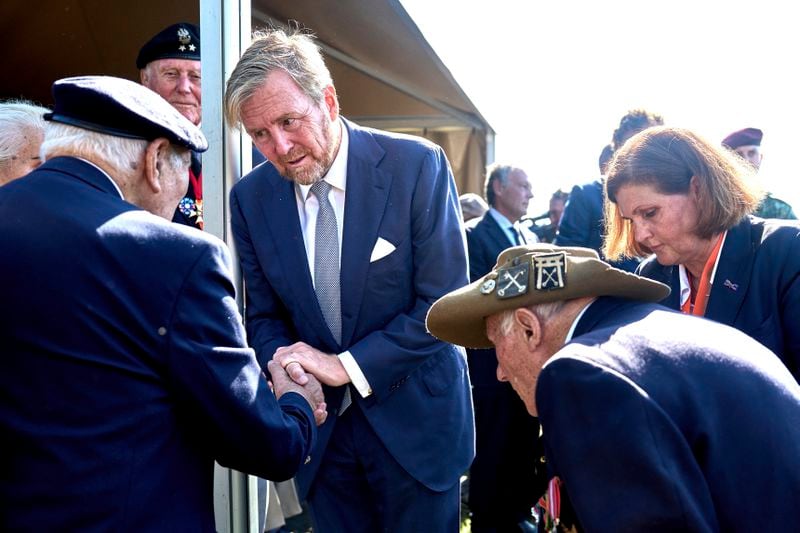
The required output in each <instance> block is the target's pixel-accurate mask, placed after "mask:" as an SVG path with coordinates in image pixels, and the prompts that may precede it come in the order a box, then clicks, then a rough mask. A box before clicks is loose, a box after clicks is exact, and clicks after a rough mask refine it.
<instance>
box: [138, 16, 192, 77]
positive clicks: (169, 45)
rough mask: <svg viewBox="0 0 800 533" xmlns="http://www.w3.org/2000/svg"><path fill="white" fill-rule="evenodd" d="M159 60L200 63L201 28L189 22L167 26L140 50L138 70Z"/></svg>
mask: <svg viewBox="0 0 800 533" xmlns="http://www.w3.org/2000/svg"><path fill="white" fill-rule="evenodd" d="M158 59H188V60H191V61H200V28H198V27H197V26H196V25H195V24H190V23H188V22H180V23H178V24H173V25H171V26H167V27H166V28H164V29H163V30H161V31H160V32H158V33H157V34H156V35H155V36H154V37H153V38H152V39H150V40H149V41H147V42H146V43H145V44H144V45H143V46H142V48H141V50H139V55H138V56H137V57H136V68H140V69H141V68H145V67H146V66H147V64H148V63H150V62H151V61H155V60H158Z"/></svg>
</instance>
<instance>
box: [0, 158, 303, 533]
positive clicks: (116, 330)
mask: <svg viewBox="0 0 800 533" xmlns="http://www.w3.org/2000/svg"><path fill="white" fill-rule="evenodd" d="M0 249H2V250H3V251H4V252H3V260H2V261H0V284H2V291H1V292H2V294H3V305H2V306H0V339H2V359H3V360H2V364H3V371H2V372H0V442H2V448H3V452H2V454H0V457H1V458H0V472H2V475H0V530H2V531H17V530H25V531H214V529H215V527H214V512H213V472H214V460H217V461H219V462H220V463H221V464H223V465H226V466H230V467H232V468H236V469H239V470H242V471H246V472H250V473H253V474H257V475H259V476H261V477H265V478H269V479H277V480H281V479H287V478H289V477H291V476H292V475H293V474H294V473H295V471H296V470H297V468H298V467H299V466H300V465H301V464H302V463H303V461H304V459H305V458H306V456H307V454H308V452H309V450H310V448H311V446H312V440H313V439H314V437H315V434H316V430H315V425H314V418H313V414H312V412H311V409H310V407H309V405H308V402H306V401H305V400H304V399H303V398H302V397H301V396H300V395H298V394H295V393H288V394H285V395H284V396H283V397H281V399H280V401H276V400H275V396H274V395H273V394H272V393H271V392H270V389H269V386H268V384H267V382H266V380H265V379H264V377H263V375H262V374H261V370H260V367H259V366H258V363H257V361H256V359H255V355H254V353H253V351H252V350H251V349H249V348H248V347H247V345H246V339H245V332H244V327H243V325H242V324H241V317H240V315H239V313H238V309H237V305H236V302H235V295H234V287H233V283H232V282H231V279H230V275H231V264H230V256H229V253H228V251H227V249H226V247H225V245H224V244H223V243H222V242H221V241H220V240H219V239H216V238H214V237H213V236H210V235H206V234H204V233H202V232H200V231H198V230H196V229H193V228H187V227H184V226H180V225H178V224H172V223H170V222H168V221H166V220H163V219H161V218H159V217H156V216H155V215H151V214H150V213H147V212H145V211H142V210H140V209H139V208H137V207H135V206H133V205H131V204H129V203H127V202H125V201H124V200H123V199H122V198H120V196H119V193H118V192H117V191H116V189H115V187H114V185H113V184H112V182H111V181H110V180H109V179H108V177H107V176H105V175H104V174H103V173H102V172H101V171H100V170H98V169H97V168H96V167H94V166H92V165H90V164H88V163H86V162H84V161H81V160H79V159H74V158H65V157H59V158H54V159H52V160H50V161H48V162H47V163H45V164H44V165H43V166H41V167H39V169H37V170H35V171H34V172H32V173H31V174H29V175H28V176H27V177H25V178H22V179H19V180H16V181H14V182H12V183H10V184H8V185H6V186H4V187H0Z"/></svg>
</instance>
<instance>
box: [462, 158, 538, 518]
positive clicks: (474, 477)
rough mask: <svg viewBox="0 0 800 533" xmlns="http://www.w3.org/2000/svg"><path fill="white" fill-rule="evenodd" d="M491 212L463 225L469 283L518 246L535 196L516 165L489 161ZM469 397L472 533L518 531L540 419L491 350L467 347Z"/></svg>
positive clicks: (532, 499)
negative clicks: (501, 376) (500, 376)
mask: <svg viewBox="0 0 800 533" xmlns="http://www.w3.org/2000/svg"><path fill="white" fill-rule="evenodd" d="M485 190H486V192H485V194H486V200H487V203H488V204H489V210H488V211H487V212H486V214H484V215H483V217H481V218H480V219H477V220H474V221H471V222H470V223H468V224H467V227H466V231H467V248H468V249H469V277H470V280H471V281H475V280H476V279H479V278H481V277H483V276H484V275H486V274H487V273H488V272H489V271H491V270H492V268H493V267H494V264H495V261H497V256H498V255H500V252H502V251H503V250H505V249H506V248H509V247H511V246H516V245H519V244H524V243H525V242H527V239H526V238H525V237H524V236H523V234H522V233H521V232H520V228H519V225H518V223H517V222H518V221H519V219H520V218H521V217H523V216H524V215H525V214H526V213H527V212H528V203H529V202H530V199H531V198H533V194H532V193H531V184H530V180H529V178H528V175H527V174H526V173H525V171H524V170H522V169H521V168H517V167H514V166H512V165H506V164H494V165H491V166H490V167H489V168H488V169H487V171H486V182H485ZM467 358H468V361H469V375H470V380H471V381H472V397H473V400H474V402H475V460H474V461H473V463H472V466H471V467H470V474H469V502H468V503H469V509H470V513H471V527H472V531H473V533H492V532H518V531H521V530H524V528H526V527H529V528H532V526H529V525H528V524H526V519H529V518H530V517H531V508H532V507H533V506H534V504H535V503H536V501H537V500H538V499H539V496H541V494H542V492H544V487H545V486H546V483H547V479H546V478H543V481H544V482H543V483H539V482H538V478H537V475H536V471H537V468H536V467H537V466H538V465H539V464H540V463H539V458H540V457H541V455H542V453H541V452H539V453H537V451H535V450H537V444H538V440H539V423H538V422H537V421H536V419H535V418H531V417H530V416H529V415H528V413H527V411H526V410H525V404H524V403H522V401H521V400H520V399H519V397H518V396H517V395H516V394H515V393H514V390H513V389H512V388H511V385H509V384H508V383H501V382H499V381H497V377H496V371H497V357H495V354H494V350H491V349H489V350H472V349H470V350H467Z"/></svg>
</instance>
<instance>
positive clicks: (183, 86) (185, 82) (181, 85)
mask: <svg viewBox="0 0 800 533" xmlns="http://www.w3.org/2000/svg"><path fill="white" fill-rule="evenodd" d="M177 90H178V92H181V93H184V94H188V93H191V92H192V80H190V79H189V75H188V74H185V73H184V74H181V75H180V76H179V77H178V86H177Z"/></svg>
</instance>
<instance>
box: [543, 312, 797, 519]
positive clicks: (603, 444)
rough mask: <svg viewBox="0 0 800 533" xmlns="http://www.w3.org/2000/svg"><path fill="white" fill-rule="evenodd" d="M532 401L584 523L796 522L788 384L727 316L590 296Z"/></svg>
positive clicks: (773, 360) (793, 406)
mask: <svg viewBox="0 0 800 533" xmlns="http://www.w3.org/2000/svg"><path fill="white" fill-rule="evenodd" d="M536 406H537V408H538V411H539V420H540V422H541V424H542V428H543V434H544V439H545V444H546V454H547V458H548V462H549V463H550V465H551V467H552V469H553V472H554V473H555V474H556V475H558V476H559V477H560V478H561V479H562V481H563V482H564V484H565V489H566V491H567V493H568V495H569V499H570V500H571V501H572V504H573V506H574V509H575V512H576V515H577V517H578V520H579V522H580V524H581V525H582V526H583V529H585V530H586V531H647V532H670V533H671V532H674V531H704V532H705V531H800V513H798V509H800V386H798V384H797V383H796V382H795V381H794V379H793V378H792V376H791V374H790V373H789V372H788V371H787V369H786V367H785V366H783V365H782V364H781V362H780V360H779V359H778V358H777V357H776V356H775V355H774V354H772V353H771V352H770V351H769V350H767V349H766V348H764V347H763V346H761V345H760V344H758V343H757V342H755V341H754V340H752V339H751V338H749V337H747V336H746V335H744V334H742V333H741V332H739V331H737V330H735V329H733V328H731V327H728V326H725V325H722V324H718V323H715V322H712V321H709V320H705V319H702V318H698V317H693V316H688V315H683V314H681V313H678V312H675V311H672V310H668V309H666V308H664V307H662V306H659V305H655V304H643V303H637V302H632V301H628V300H623V299H617V298H610V297H602V298H599V299H598V300H596V301H595V302H594V303H593V304H592V305H591V306H589V308H588V309H587V311H586V313H585V314H584V315H583V316H582V317H581V319H580V320H579V321H578V324H577V327H576V329H575V333H574V337H573V339H572V341H571V342H570V343H568V344H567V345H566V346H564V347H563V348H562V349H561V350H560V351H559V352H558V353H556V354H555V355H554V356H553V357H552V358H551V359H550V360H549V361H548V362H547V363H546V364H545V366H544V368H543V369H542V371H541V373H540V375H539V378H538V383H537V386H536Z"/></svg>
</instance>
